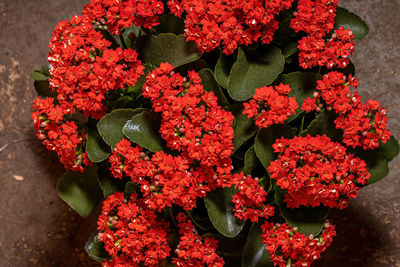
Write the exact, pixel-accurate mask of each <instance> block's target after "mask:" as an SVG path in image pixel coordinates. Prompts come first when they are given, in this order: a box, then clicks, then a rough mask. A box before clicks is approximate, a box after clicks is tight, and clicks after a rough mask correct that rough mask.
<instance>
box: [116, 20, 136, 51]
mask: <svg viewBox="0 0 400 267" xmlns="http://www.w3.org/2000/svg"><path fill="white" fill-rule="evenodd" d="M141 31H142V29H141V28H140V27H139V26H136V25H132V26H131V27H128V28H124V31H123V33H122V39H123V41H124V43H125V45H126V47H127V48H133V47H134V46H135V43H136V41H137V38H139V36H140V34H141ZM131 33H133V35H134V37H133V38H132V39H131V38H130V37H131ZM116 39H117V38H116ZM117 40H118V39H117ZM120 46H123V45H120Z"/></svg>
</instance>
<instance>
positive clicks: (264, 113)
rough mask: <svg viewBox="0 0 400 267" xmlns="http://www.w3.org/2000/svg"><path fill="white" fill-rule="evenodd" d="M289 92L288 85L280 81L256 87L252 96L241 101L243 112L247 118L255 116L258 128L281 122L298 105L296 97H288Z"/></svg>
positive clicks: (291, 113) (292, 112) (294, 110)
mask: <svg viewBox="0 0 400 267" xmlns="http://www.w3.org/2000/svg"><path fill="white" fill-rule="evenodd" d="M289 92H290V87H289V86H288V85H285V84H282V83H281V84H280V85H276V86H274V87H273V86H264V87H261V88H259V89H256V92H255V95H254V96H253V98H252V99H250V100H249V102H246V103H243V106H244V110H243V114H244V115H246V116H247V117H248V118H255V121H256V125H257V126H258V127H260V128H267V127H268V126H269V125H272V124H278V123H283V122H284V121H285V120H286V119H287V118H288V117H289V116H290V115H293V114H295V113H296V109H297V108H298V107H299V106H298V105H297V102H296V99H295V98H294V97H289Z"/></svg>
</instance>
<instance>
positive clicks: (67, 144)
mask: <svg viewBox="0 0 400 267" xmlns="http://www.w3.org/2000/svg"><path fill="white" fill-rule="evenodd" d="M33 110H34V111H33V113H32V116H31V117H32V119H33V123H34V126H35V130H36V135H37V137H39V139H40V140H42V142H43V144H44V145H45V146H46V148H47V149H48V150H50V151H55V152H56V153H57V155H58V156H59V157H60V161H61V163H62V164H64V166H65V168H67V169H71V170H73V171H83V170H84V166H89V165H91V161H90V160H89V159H88V157H87V154H86V152H84V146H85V141H86V135H85V134H84V133H83V132H82V129H79V127H78V126H77V125H76V124H75V122H74V121H72V120H68V119H67V118H66V116H65V115H66V114H65V110H64V109H63V108H62V107H60V106H59V105H55V104H54V98H51V97H47V98H45V99H41V98H37V99H35V102H34V105H33Z"/></svg>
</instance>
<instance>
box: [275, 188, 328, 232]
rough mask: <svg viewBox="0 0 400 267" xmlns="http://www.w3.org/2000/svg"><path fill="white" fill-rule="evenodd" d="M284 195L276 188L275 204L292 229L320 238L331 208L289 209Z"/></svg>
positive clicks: (283, 192)
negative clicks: (295, 228)
mask: <svg viewBox="0 0 400 267" xmlns="http://www.w3.org/2000/svg"><path fill="white" fill-rule="evenodd" d="M284 194H285V191H284V190H282V189H280V188H279V187H278V186H276V187H275V202H276V203H277V204H278V206H279V210H280V214H281V216H282V217H283V218H285V220H286V223H287V224H289V225H290V226H291V227H292V228H293V227H297V230H298V231H299V232H300V233H302V234H304V235H306V236H309V235H310V234H312V235H314V236H318V235H319V234H320V233H321V230H322V228H323V227H324V224H325V220H326V218H327V217H328V213H329V208H328V207H325V206H319V207H304V206H301V207H298V208H296V209H291V208H287V207H286V204H285V202H284V201H283V199H284Z"/></svg>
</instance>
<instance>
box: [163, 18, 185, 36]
mask: <svg viewBox="0 0 400 267" xmlns="http://www.w3.org/2000/svg"><path fill="white" fill-rule="evenodd" d="M157 28H158V29H159V32H161V33H173V34H176V35H178V34H183V33H184V30H185V21H184V20H183V19H181V18H178V17H176V16H174V15H172V14H164V15H162V16H161V17H160V24H159V25H158V26H157Z"/></svg>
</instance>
